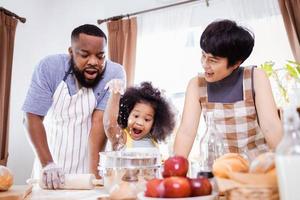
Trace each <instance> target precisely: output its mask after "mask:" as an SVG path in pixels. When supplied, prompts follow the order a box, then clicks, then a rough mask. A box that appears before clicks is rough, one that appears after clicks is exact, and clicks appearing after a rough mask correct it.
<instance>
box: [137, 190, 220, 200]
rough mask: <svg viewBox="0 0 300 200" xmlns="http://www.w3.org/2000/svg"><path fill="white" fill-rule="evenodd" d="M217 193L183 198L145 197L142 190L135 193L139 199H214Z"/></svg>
mask: <svg viewBox="0 0 300 200" xmlns="http://www.w3.org/2000/svg"><path fill="white" fill-rule="evenodd" d="M217 195H218V193H212V194H211V195H207V196H198V197H185V198H154V197H145V194H144V192H140V193H138V195H137V199H139V200H179V199H182V200H214V199H215V198H216V197H217Z"/></svg>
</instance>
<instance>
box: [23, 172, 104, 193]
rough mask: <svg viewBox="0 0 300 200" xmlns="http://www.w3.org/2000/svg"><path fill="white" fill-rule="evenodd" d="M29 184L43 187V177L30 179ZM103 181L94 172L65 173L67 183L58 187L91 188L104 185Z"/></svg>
mask: <svg viewBox="0 0 300 200" xmlns="http://www.w3.org/2000/svg"><path fill="white" fill-rule="evenodd" d="M26 182H27V184H35V183H38V184H39V186H40V188H43V189H46V188H45V187H43V183H42V180H41V179H28V180H27V181H26ZM102 185H103V181H102V180H101V179H96V178H95V175H94V174H65V184H64V185H63V186H62V187H60V188H58V189H62V190H91V189H93V188H94V187H95V186H102Z"/></svg>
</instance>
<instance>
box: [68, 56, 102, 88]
mask: <svg viewBox="0 0 300 200" xmlns="http://www.w3.org/2000/svg"><path fill="white" fill-rule="evenodd" d="M70 67H71V69H72V72H73V73H74V75H75V77H76V79H77V80H78V82H79V83H80V85H81V86H83V87H86V88H93V87H95V86H96V85H97V84H98V83H99V81H101V80H102V79H103V75H104V72H105V68H104V69H103V71H102V72H99V70H98V69H96V68H95V67H93V66H91V67H88V68H92V69H96V70H97V76H96V78H94V79H86V77H85V76H84V71H85V69H84V70H82V71H81V70H80V69H79V68H78V67H77V66H76V65H75V63H74V60H73V58H71V60H70Z"/></svg>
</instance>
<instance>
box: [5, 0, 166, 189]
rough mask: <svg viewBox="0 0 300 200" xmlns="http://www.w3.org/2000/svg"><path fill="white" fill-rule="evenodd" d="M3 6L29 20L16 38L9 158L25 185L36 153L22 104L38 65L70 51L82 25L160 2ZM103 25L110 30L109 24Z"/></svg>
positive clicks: (40, 0) (44, 1)
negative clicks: (74, 33)
mask: <svg viewBox="0 0 300 200" xmlns="http://www.w3.org/2000/svg"><path fill="white" fill-rule="evenodd" d="M160 2H166V1H160ZM0 6H2V7H4V8H6V9H8V10H10V11H12V12H15V13H16V14H18V15H19V16H23V17H26V19H27V22H26V23H25V24H22V23H19V24H18V26H17V32H16V38H15V49H14V60H13V72H12V86H11V101H10V138H9V160H8V167H9V168H10V169H11V170H12V171H13V173H14V174H15V183H16V184H24V183H25V180H26V179H27V178H29V176H30V173H31V167H32V163H33V157H34V155H33V151H32V149H31V147H30V145H29V142H28V140H27V138H26V133H25V130H24V128H23V125H22V115H23V114H22V112H21V107H22V104H23V101H24V98H25V95H26V92H27V89H28V85H29V83H30V79H31V74H32V72H33V69H34V66H35V64H36V63H37V62H38V61H39V60H40V59H41V58H43V57H44V56H46V55H49V54H54V53H64V52H67V48H68V47H69V44H70V33H71V31H72V30H73V28H74V27H76V26H78V25H81V24H84V23H92V24H96V22H97V19H100V18H107V17H111V16H113V15H119V14H127V13H131V12H136V11H140V10H144V9H148V8H152V7H156V6H160V4H159V1H156V0H101V1H100V0H84V1H82V0H51V1H48V0H26V1H18V0H1V5H0ZM101 28H103V29H104V30H106V28H105V25H101Z"/></svg>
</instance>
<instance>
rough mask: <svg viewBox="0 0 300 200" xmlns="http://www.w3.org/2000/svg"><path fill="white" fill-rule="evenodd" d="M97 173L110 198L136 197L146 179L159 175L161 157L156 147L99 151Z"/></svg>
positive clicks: (142, 189) (143, 187) (144, 184)
mask: <svg viewBox="0 0 300 200" xmlns="http://www.w3.org/2000/svg"><path fill="white" fill-rule="evenodd" d="M99 154H100V159H99V167H98V169H99V173H100V176H101V177H102V178H103V182H104V188H105V189H106V190H107V192H108V193H109V194H110V198H111V199H136V196H137V194H138V193H139V192H141V191H145V186H146V183H147V181H148V180H150V179H152V178H156V177H159V174H160V166H161V158H160V153H159V151H158V149H156V148H130V149H125V150H122V151H107V152H100V153H99Z"/></svg>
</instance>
